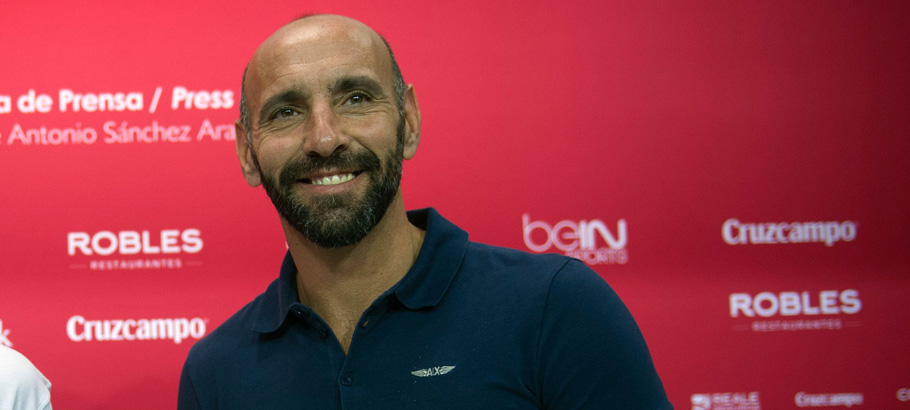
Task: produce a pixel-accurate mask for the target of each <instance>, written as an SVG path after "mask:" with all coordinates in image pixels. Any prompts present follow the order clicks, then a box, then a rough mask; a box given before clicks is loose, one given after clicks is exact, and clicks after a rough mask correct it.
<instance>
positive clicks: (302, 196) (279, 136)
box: [235, 15, 420, 247]
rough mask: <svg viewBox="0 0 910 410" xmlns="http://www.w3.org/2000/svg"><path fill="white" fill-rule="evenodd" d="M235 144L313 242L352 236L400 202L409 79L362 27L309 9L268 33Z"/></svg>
mask: <svg viewBox="0 0 910 410" xmlns="http://www.w3.org/2000/svg"><path fill="white" fill-rule="evenodd" d="M240 107H241V119H240V120H238V121H237V123H236V124H235V126H236V128H237V154H238V157H239V158H240V163H241V168H242V170H243V173H244V176H245V177H246V179H247V182H248V183H249V184H250V185H252V186H257V185H259V184H262V185H264V186H265V189H266V192H267V193H268V195H269V197H270V198H271V199H272V202H273V203H274V204H275V207H276V208H277V209H278V211H279V213H280V215H281V216H282V218H283V219H284V220H285V221H286V222H287V223H288V225H290V226H291V227H293V228H294V229H296V230H297V231H299V232H300V233H301V234H303V236H304V237H305V238H306V239H308V240H309V241H311V242H313V243H315V244H317V245H319V246H322V247H339V246H346V245H351V244H354V243H357V242H358V241H360V240H361V239H363V238H364V237H365V236H366V235H367V234H368V233H369V232H370V231H371V230H372V228H373V227H374V226H375V225H376V224H377V223H378V222H379V221H380V220H381V219H382V217H383V216H384V215H385V212H386V210H387V209H388V207H389V206H390V204H392V203H393V202H395V201H396V200H398V203H399V204H400V194H399V182H400V180H401V161H402V159H404V158H407V159H410V158H411V157H412V156H413V155H414V152H415V151H416V149H417V144H418V142H419V137H420V112H419V109H418V107H417V101H416V97H415V96H414V91H413V88H412V87H410V86H405V85H404V81H403V79H402V77H401V73H400V70H399V69H398V66H397V63H396V62H395V60H394V57H393V55H392V53H391V48H390V47H389V46H388V43H386V42H385V40H384V39H382V37H380V36H379V35H378V34H377V33H376V32H374V31H373V30H371V29H370V28H369V27H367V26H365V25H363V24H361V23H359V22H357V21H354V20H351V19H348V18H345V17H340V16H331V15H316V16H309V17H305V18H302V19H298V20H295V21H294V22H291V23H289V24H288V25H285V26H284V27H282V28H280V29H279V30H278V31H276V32H275V33H274V34H272V36H270V37H269V38H268V39H267V40H266V41H265V42H263V44H262V45H260V47H259V49H257V51H256V53H255V55H254V56H253V59H252V60H251V61H250V63H249V65H248V67H247V69H246V71H245V73H244V80H243V90H242V92H241V103H240Z"/></svg>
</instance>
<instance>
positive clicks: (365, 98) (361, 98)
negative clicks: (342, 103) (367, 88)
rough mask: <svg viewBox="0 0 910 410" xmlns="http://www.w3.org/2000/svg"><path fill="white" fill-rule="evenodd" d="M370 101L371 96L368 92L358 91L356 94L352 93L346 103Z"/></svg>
mask: <svg viewBox="0 0 910 410" xmlns="http://www.w3.org/2000/svg"><path fill="white" fill-rule="evenodd" d="M370 101H371V99H370V97H369V96H367V95H366V94H361V93H356V94H352V95H351V96H350V97H348V100H347V101H346V103H347V104H354V105H356V104H363V103H365V102H370Z"/></svg>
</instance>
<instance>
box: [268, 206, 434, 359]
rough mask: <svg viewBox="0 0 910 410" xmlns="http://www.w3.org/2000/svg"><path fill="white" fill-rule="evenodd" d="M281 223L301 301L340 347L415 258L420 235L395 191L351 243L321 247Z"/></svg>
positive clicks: (344, 345)
mask: <svg viewBox="0 0 910 410" xmlns="http://www.w3.org/2000/svg"><path fill="white" fill-rule="evenodd" d="M282 227H283V228H284V231H285V236H286V238H287V240H288V246H289V248H290V252H291V257H293V259H294V263H295V264H296V265H297V293H298V298H299V299H300V302H301V303H303V304H306V305H307V306H309V307H310V308H312V309H313V310H314V311H315V312H316V313H317V314H319V316H320V317H322V318H323V319H324V320H325V321H326V322H327V323H328V325H329V326H330V327H332V330H333V331H334V332H335V335H336V337H337V338H338V340H339V342H341V344H342V347H343V348H344V350H345V352H347V348H348V346H349V345H350V340H351V336H352V334H353V329H354V327H355V326H356V325H357V321H358V320H359V319H360V317H361V316H362V314H363V312H364V311H365V310H366V309H367V308H368V307H369V306H370V304H371V303H372V302H373V301H374V300H376V298H377V297H379V295H381V294H382V293H383V292H385V291H386V290H388V289H389V288H391V287H392V286H393V285H395V284H396V283H398V281H399V280H401V278H402V277H404V275H405V274H406V273H407V272H408V270H409V269H410V268H411V266H412V265H413V264H414V261H415V260H416V258H417V254H418V252H419V251H420V246H421V244H422V243H423V238H424V235H425V232H424V231H422V230H421V229H419V228H417V227H416V226H414V225H412V224H411V223H410V222H409V221H408V219H407V214H406V213H405V211H404V205H403V203H402V201H401V197H400V196H399V197H398V198H396V199H395V200H394V201H393V202H392V204H391V205H390V206H389V209H388V210H387V211H386V214H385V216H384V217H383V218H382V220H380V222H379V223H378V224H377V225H376V227H375V228H373V230H372V231H371V232H370V233H369V234H368V235H367V236H366V237H364V238H363V240H361V241H360V242H358V243H357V244H355V245H351V246H346V247H342V248H333V249H327V248H322V247H319V246H316V245H315V244H313V243H312V242H309V241H307V240H306V239H304V238H303V237H302V236H301V235H300V233H299V232H297V231H296V230H295V229H294V228H292V227H290V226H288V224H287V223H285V222H284V221H283V220H282Z"/></svg>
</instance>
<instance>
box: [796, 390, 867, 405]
mask: <svg viewBox="0 0 910 410" xmlns="http://www.w3.org/2000/svg"><path fill="white" fill-rule="evenodd" d="M793 401H794V402H795V403H796V405H797V406H799V407H836V406H844V407H853V406H858V405H861V404H863V394H862V393H819V394H809V393H806V392H799V393H796V396H794V397H793Z"/></svg>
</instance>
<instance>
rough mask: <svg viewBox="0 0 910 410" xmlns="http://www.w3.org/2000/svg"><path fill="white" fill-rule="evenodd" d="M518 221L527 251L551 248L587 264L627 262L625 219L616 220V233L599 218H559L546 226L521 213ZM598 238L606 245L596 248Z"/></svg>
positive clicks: (545, 250) (544, 223)
mask: <svg viewBox="0 0 910 410" xmlns="http://www.w3.org/2000/svg"><path fill="white" fill-rule="evenodd" d="M521 221H522V233H523V237H524V242H525V246H527V247H528V249H530V250H531V251H534V252H538V253H540V252H548V251H550V249H552V248H554V247H555V248H556V249H557V250H559V251H562V252H563V253H564V254H565V255H566V256H570V257H573V258H577V259H581V260H582V261H584V262H585V263H587V264H588V265H602V264H617V263H618V264H620V265H623V264H625V263H626V262H628V261H629V252H628V250H627V249H626V243H627V242H628V240H629V236H628V229H627V227H626V220H625V219H620V220H618V221H617V222H616V235H614V234H613V232H611V231H610V229H609V228H607V225H606V224H604V222H603V221H601V220H599V219H592V220H590V221H586V220H581V221H578V222H575V221H571V220H562V221H559V222H557V223H556V224H554V225H550V224H548V223H546V222H544V221H531V216H530V215H528V214H524V215H522V216H521ZM598 238H600V239H601V240H602V242H603V243H604V244H605V245H607V246H606V247H600V248H598V242H599V241H598Z"/></svg>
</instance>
